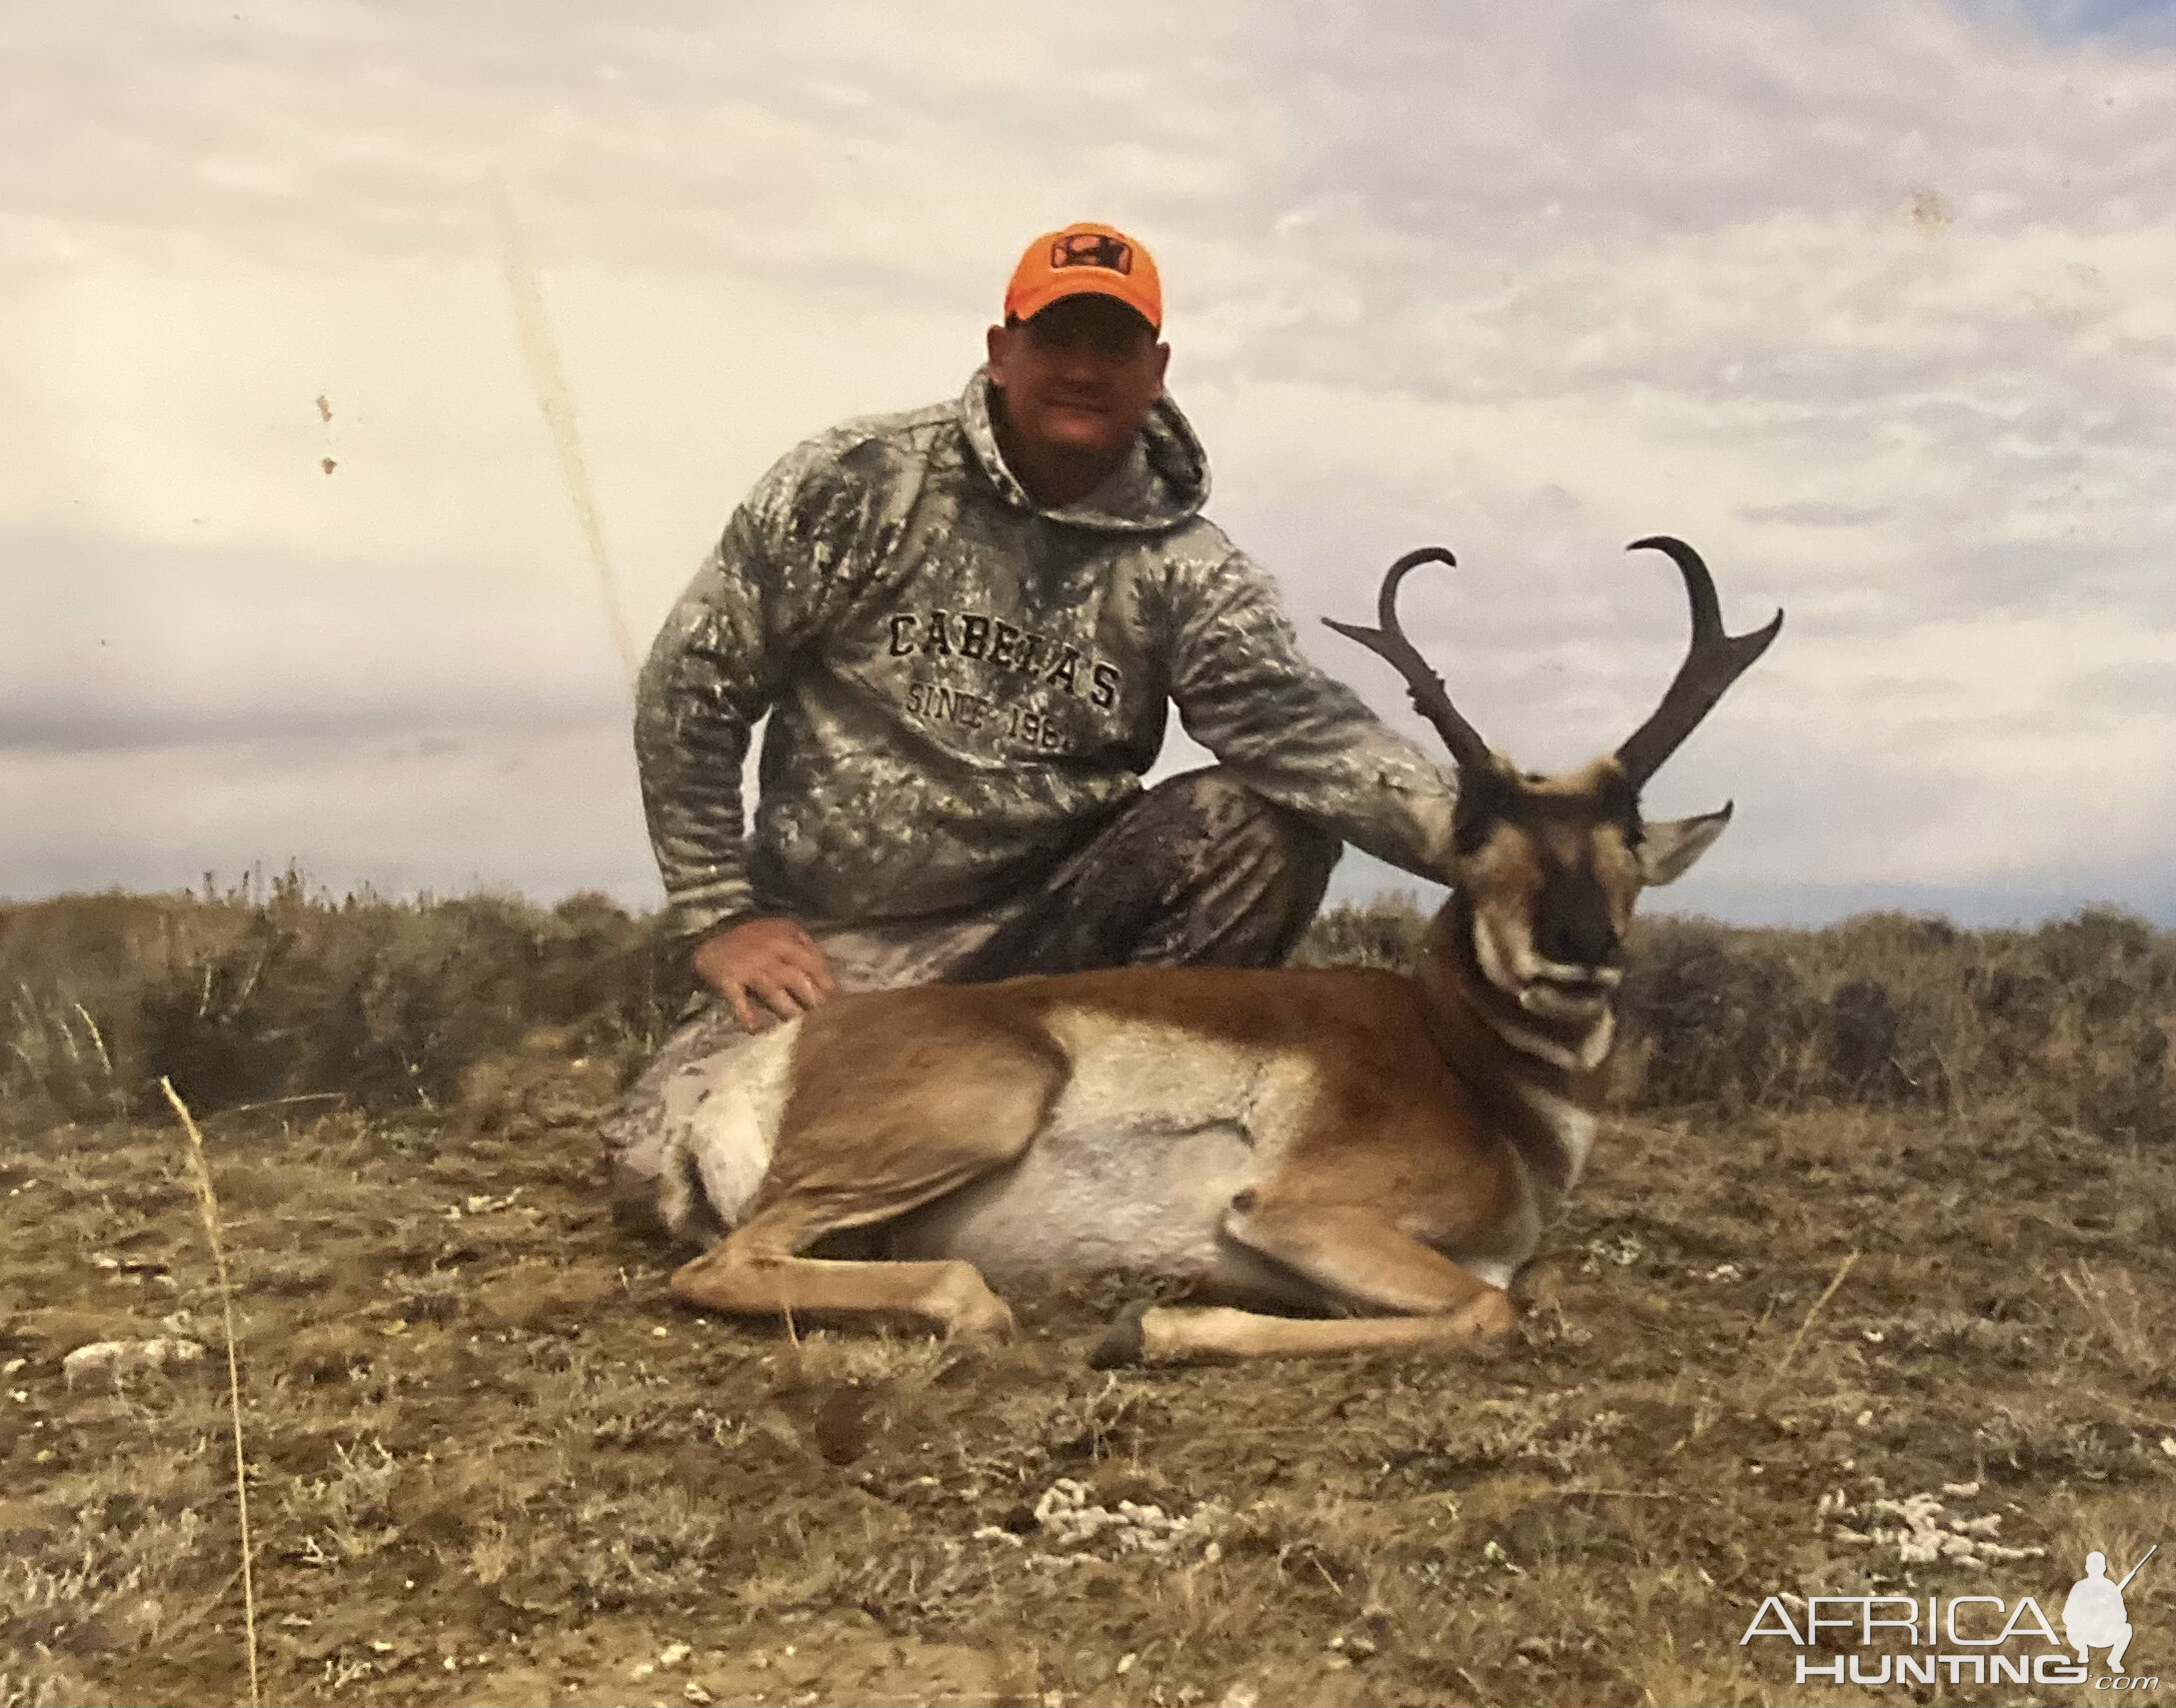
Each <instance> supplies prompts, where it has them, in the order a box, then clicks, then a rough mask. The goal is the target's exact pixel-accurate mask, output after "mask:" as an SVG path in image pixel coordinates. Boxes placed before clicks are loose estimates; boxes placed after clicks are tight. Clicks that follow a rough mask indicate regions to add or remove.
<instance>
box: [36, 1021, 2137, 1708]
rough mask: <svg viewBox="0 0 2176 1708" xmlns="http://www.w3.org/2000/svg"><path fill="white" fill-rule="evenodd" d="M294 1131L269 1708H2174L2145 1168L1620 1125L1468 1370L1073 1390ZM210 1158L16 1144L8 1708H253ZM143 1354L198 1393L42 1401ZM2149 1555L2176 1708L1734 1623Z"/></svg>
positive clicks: (1012, 1362)
mask: <svg viewBox="0 0 2176 1708" xmlns="http://www.w3.org/2000/svg"><path fill="white" fill-rule="evenodd" d="M574 1070H575V1065H574V1064H570V1071H571V1072H572V1071H574ZM577 1101H579V1099H577ZM323 1106H324V1105H322V1104H320V1105H310V1104H301V1105H289V1106H283V1107H280V1108H277V1109H270V1110H260V1111H256V1112H246V1111H245V1112H239V1113H233V1114H228V1115H224V1116H220V1117H218V1118H216V1119H213V1120H211V1121H209V1122H208V1123H207V1138H208V1144H209V1148H210V1152H211V1154H212V1157H213V1170H214V1175H215V1178H216V1182H217V1188H218V1193H219V1198H220V1202H221V1205H222V1207H223V1211H224V1215H225V1221H226V1241H227V1248H228V1253H229V1257H230V1261H231V1263H232V1266H233V1270H234V1274H235V1278H236V1284H237V1288H238V1292H239V1312H240V1324H239V1331H238V1334H237V1349H238V1351H239V1354H240V1357H239V1364H240V1370H241V1380H242V1388H243V1412H244V1425H245V1430H246V1438H247V1443H248V1446H247V1457H248V1467H249V1474H248V1488H249V1507H250V1518H251V1523H252V1526H253V1532H254V1537H253V1539H254V1549H255V1554H254V1592H255V1601H256V1621H257V1635H258V1646H259V1652H260V1655H261V1665H262V1669H263V1676H262V1681H261V1689H262V1693H263V1696H264V1698H265V1699H266V1700H268V1701H285V1702H305V1703H316V1702H353V1703H394V1702H403V1703H516V1702H540V1703H570V1704H572V1703H623V1702H634V1703H649V1702H660V1703H670V1704H676V1705H682V1704H694V1705H697V1708H701V1705H702V1704H706V1703H712V1702H751V1703H763V1704H810V1703H879V1702H912V1703H1027V1704H1054V1705H1056V1704H1083V1703H1154V1704H1165V1705H1171V1704H1183V1705H1193V1704H1233V1705H1245V1704H1254V1703H1261V1704H1270V1703H1297V1702H1311V1703H1406V1702H1410V1703H1481V1702H1490V1703H1501V1702H1519V1703H1588V1702H1591V1703H1657V1704H1669V1703H1723V1702H1797V1701H1868V1702H1884V1701H1887V1702H1897V1701H1903V1700H1915V1701H1919V1702H1935V1701H1940V1702H1960V1703H1962V1702H1996V1701H2027V1700H2037V1701H2050V1702H2086V1701H2141V1700H2151V1701H2159V1702H2167V1701H2169V1700H2171V1692H2170V1688H2169V1685H2170V1681H2171V1679H2172V1676H2176V1655H2172V1653H2171V1621H2170V1616H2169V1609H2170V1594H2169V1584H2170V1575H2169V1565H2170V1560H2169V1556H2170V1554H2171V1552H2172V1551H2176V1550H2172V1549H2171V1548H2170V1547H2169V1545H2168V1544H2169V1541H2170V1518H2171V1490H2172V1473H2176V1416H2172V1410H2171V1383H2170V1377H2171V1340H2172V1333H2176V1328H2172V1321H2171V1298H2172V1292H2176V1283H2172V1275H2171V1264H2172V1253H2176V1218H2172V1210H2171V1189H2172V1188H2171V1172H2170V1156H2169V1153H2168V1151H2167V1149H2166V1148H2165V1147H2162V1148H2152V1149H2148V1148H2144V1147H2137V1146H2131V1147H2124V1146H2117V1145H2111V1144H2108V1143H2106V1142H2104V1141H2101V1140H2099V1139H2096V1138H2093V1137H2091V1136H2089V1135H2087V1134H2085V1133H2082V1132H2078V1131H2074V1130H2066V1129H2060V1128H2053V1129H2051V1128H2050V1127H2048V1126H2047V1125H2046V1124H2044V1123H2043V1122H2040V1121H2038V1120H2035V1119H2032V1118H2030V1117H2028V1116H2026V1115H2024V1114H2022V1113H2018V1114H2014V1115H2005V1114H2001V1113H1999V1112H1998V1113H1994V1114H1983V1115H1978V1116H1974V1117H1971V1118H1969V1119H1964V1118H1960V1117H1957V1116H1948V1117H1944V1116H1940V1115H1936V1114H1932V1113H1927V1112H1920V1113H1913V1114H1903V1113H1893V1114H1892V1113H1886V1112H1881V1111H1878V1110H1868V1109H1865V1108H1850V1109H1838V1110H1834V1111H1819V1110H1816V1111H1812V1112H1806V1113H1795V1114H1789V1115H1763V1114H1759V1113H1753V1114H1747V1115H1740V1116H1736V1117H1732V1118H1731V1119H1729V1120H1723V1119H1721V1118H1720V1117H1716V1118H1713V1119H1702V1120H1681V1121H1672V1122H1652V1121H1631V1120H1619V1121H1616V1122H1613V1123H1611V1124H1610V1125H1609V1126H1608V1127H1607V1128H1605V1131H1604V1133H1603V1136H1602V1140H1601V1142H1600V1143H1599V1145H1598V1146H1597V1149H1596V1154H1595V1161H1594V1164H1593V1166H1592V1170H1591V1172H1590V1174H1589V1176H1588V1178H1587V1180H1586V1181H1585V1182H1584V1183H1583V1184H1582V1186H1581V1188H1580V1190H1579V1192H1578V1193H1577V1194H1576V1196H1575V1197H1574V1199H1573V1201H1572V1203H1571V1205H1570V1207H1569V1212H1568V1214H1567V1215H1566V1216H1565V1217H1564V1218H1563V1219H1562V1220H1561V1221H1560V1222H1559V1224H1558V1225H1557V1226H1556V1227H1554V1228H1553V1229H1552V1230H1551V1231H1550V1233H1549V1235H1548V1237H1547V1239H1546V1242H1545V1246H1544V1249H1545V1252H1546V1253H1547V1255H1548V1257H1549V1258H1550V1260H1551V1262H1552V1263H1553V1267H1554V1277H1553V1282H1550V1283H1545V1284H1544V1285H1543V1286H1542V1287H1541V1288H1540V1289H1539V1291H1540V1295H1541V1296H1540V1298H1539V1299H1538V1301H1537V1302H1536V1304H1535V1306H1534V1308H1533V1309H1532V1310H1531V1312H1530V1314H1529V1316H1528V1318H1527V1321H1526V1323H1525V1325H1524V1327H1523V1328H1522V1331H1521V1334H1520V1336H1519V1338H1518V1339H1517V1340H1516V1341H1515V1342H1514V1343H1512V1344H1511V1345H1509V1346H1507V1347H1505V1348H1503V1349H1502V1350H1501V1351H1499V1352H1497V1353H1494V1354H1492V1355H1487V1356H1467V1357H1445V1356H1442V1355H1440V1354H1431V1355H1425V1356H1420V1355H1411V1356H1408V1355H1384V1354H1369V1355H1358V1356H1348V1357H1344V1358H1335V1359H1327V1360H1320V1361H1315V1362H1307V1363H1289V1364H1281V1365H1261V1366H1252V1367H1215V1368H1200V1369H1189V1370H1182V1371H1146V1372H1118V1373H1101V1372H1095V1371H1091V1370H1089V1369H1088V1367H1087V1365H1086V1353H1087V1350H1088V1347H1089V1346H1090V1345H1091V1344H1092V1342H1093V1341H1094V1339H1095V1338H1096V1336H1097V1335H1098V1333H1099V1331H1100V1328H1101V1325H1102V1323H1103V1322H1104V1321H1105V1320H1106V1319H1107V1317H1108V1315H1109V1314H1110V1312H1111V1311H1112V1309H1113V1308H1114V1307H1115V1304H1116V1303H1117V1299H1116V1297H1115V1295H1109V1294H1106V1295H1105V1296H1099V1297H1098V1296H1088V1295H1086V1294H1082V1295H1075V1296H1053V1297H1046V1298H1039V1299H1028V1300H1024V1301H1019V1302H1020V1303H1021V1304H1022V1305H1023V1310H1022V1315H1023V1320H1024V1322H1025V1323H1026V1325H1027V1328H1028V1332H1027V1334H1026V1336H1025V1337H1024V1338H1023V1339H1022V1340H1021V1341H1020V1342H1018V1343H1017V1344H1015V1345H1013V1346H1011V1347H1010V1348H1007V1349H1005V1350H1002V1351H999V1352H996V1353H990V1354H973V1353H967V1352H961V1351H955V1350H949V1349H947V1348H945V1347H943V1346H939V1345H935V1344H932V1343H930V1342H929V1341H927V1340H924V1339H920V1338H915V1337H912V1336H903V1337H899V1338H894V1339H885V1338H862V1339H855V1338H849V1337H844V1336H839V1335H834V1334H829V1333H814V1334H809V1335H806V1336H804V1337H802V1338H800V1339H798V1340H795V1339H790V1338H788V1337H785V1336H783V1335H778V1334H769V1333H758V1332H751V1331H750V1330H748V1329H746V1328H742V1327H738V1326H733V1325H730V1324H725V1323H720V1322H714V1321H710V1320H705V1319H702V1318H699V1317H696V1316H694V1315H691V1314H689V1313H687V1312H685V1311H683V1310H681V1309H680V1308H678V1307H676V1306H675V1305H674V1304H673V1303H672V1301H671V1300H670V1299H669V1298H668V1297H667V1295H666V1292H665V1287H664V1277H665V1275H666V1273H667V1271H668V1269H669V1267H670V1263H671V1260H672V1258H671V1254H670V1253H667V1252H662V1251H660V1250H658V1249H656V1248H655V1247H652V1246H649V1245H646V1244H643V1243H640V1242H639V1241H637V1240H635V1239H634V1238H633V1237H632V1236H630V1235H628V1234H626V1233H623V1232H622V1231H621V1230H619V1229H617V1228H616V1227H615V1226H614V1225H613V1223H612V1221H611V1219H610V1217H609V1215H608V1214H607V1213H606V1210H605V1207H604V1204H603V1200H602V1195H601V1193H600V1190H599V1187H598V1182H597V1176H596V1172H595V1166H594V1164H595V1158H594V1146H593V1140H592V1138H591V1136H590V1131H589V1128H588V1126H587V1124H586V1122H585V1121H584V1120H583V1119H581V1118H575V1117H570V1118H563V1119H561V1120H559V1121H557V1122H556V1123H550V1124H533V1125H530V1126H526V1127H522V1126H519V1125H518V1126H517V1128H516V1129H515V1130H511V1131H502V1132H498V1133H491V1134H477V1133H463V1132H461V1131H459V1130H454V1129H451V1128H450V1127H448V1126H447V1125H444V1124H442V1123H435V1122H428V1121H422V1122H416V1123H407V1124H404V1123H398V1122H395V1123H388V1122H384V1121H379V1120H373V1119H365V1118H362V1117H359V1116H355V1115H350V1114H345V1113H340V1112H337V1111H336V1112H333V1113H331V1114H327V1115H324V1116H323V1117H322V1118H316V1119H312V1118H310V1116H311V1115H312V1112H313V1109H315V1108H322V1107H323ZM184 1155H185V1148H184V1145H183V1143H182V1140H181V1136H180V1133H179V1130H178V1129H177V1128H174V1127H170V1126H164V1125H121V1124H115V1125H110V1126H105V1127H86V1126H76V1127H72V1128H67V1129H64V1130H61V1131H59V1132H51V1133H45V1134H42V1135H40V1136H39V1137H37V1138H36V1139H35V1140H32V1139H30V1138H27V1137H23V1136H19V1135H17V1136H5V1135H0V1238H4V1240H5V1250H4V1258H0V1263H4V1269H0V1275H4V1282H5V1291H4V1293H0V1368H4V1371H5V1375H4V1377H0V1472H4V1474H0V1708H4V1705H13V1704H18V1703H21V1704H40V1703H49V1702H50V1703H67V1702H109V1701H125V1702H146V1703H150V1702H175V1703H181V1702H231V1701H236V1700H244V1701H246V1700H248V1688H249V1686H248V1677H247V1673H246V1670H245V1666H246V1653H247V1649H246V1642H245V1631H244V1600H243V1594H242V1586H241V1581H240V1573H239V1551H238V1539H237V1523H236V1516H237V1515H236V1500H235V1490H234V1460H233V1447H232V1439H231V1435H230V1433H229V1417H228V1398H227V1387H226V1359H225V1336H224V1332H223V1330H222V1328H221V1325H220V1306H219V1299H218V1293H217V1289H216V1286H215V1285H214V1282H213V1270H212V1265H211V1259H210V1255H209V1249H208V1246H207V1242H206V1238H205V1233H204V1229H203V1226H202V1225H201V1223H200V1221H199V1219H198V1215H197V1210H196V1204H195V1201H194V1200H193V1198H192V1196H191V1192H190V1189H189V1184H188V1178H187V1175H186V1172H185V1169H184V1166H183V1158H184ZM1839 1277H1840V1279H1839ZM154 1340H166V1341H169V1342H181V1341H187V1342H190V1343H193V1344H201V1345H203V1346H205V1347H207V1348H208V1349H209V1350H208V1352H207V1353H206V1355H204V1356H203V1357H201V1358H199V1359H197V1360H195V1361H194V1362H188V1363H175V1364H170V1365H169V1366H168V1367H166V1368H163V1369H149V1368H137V1369H133V1370H124V1369H114V1368H91V1367H87V1363H89V1362H95V1357H94V1358H91V1359H86V1358H79V1359H78V1360H77V1366H76V1369H75V1372H74V1373H73V1374H71V1372H70V1369H69V1368H68V1367H67V1366H65V1365H64V1363H63V1360H64V1358H65V1357H66V1356H67V1355H68V1354H69V1353H71V1352H75V1351H77V1350H78V1349H79V1348H82V1347H84V1346H86V1345H89V1344H93V1343H97V1342H105V1341H122V1342H127V1343H130V1344H132V1345H135V1346H137V1347H138V1348H139V1350H138V1351H137V1352H136V1353H135V1354H134V1355H135V1356H136V1358H137V1359H138V1361H139V1363H141V1362H143V1361H144V1360H147V1359H149V1358H151V1357H154V1356H156V1355H157V1354H154V1353H145V1352H142V1351H141V1350H140V1347H141V1344H142V1343H143V1342H146V1341H154ZM1915 1497H1923V1498H1917V1499H1915ZM1883 1501H1888V1502H1891V1503H1895V1504H1892V1505H1891V1506H1889V1507H1886V1508H1884V1507H1881V1506H1879V1505H1877V1503H1879V1502H1883ZM1913 1514H1916V1516H1912V1515H1913ZM1868 1538H1872V1539H1868ZM1915 1538H1916V1544H1917V1545H1916V1546H1915V1545H1914V1541H1915ZM1930 1538H1931V1540H1930ZM2155 1542H2158V1543H2160V1544H2161V1545H2162V1547H2161V1553H2160V1554H2159V1555H2158V1556H2156V1559H2155V1560H2154V1561H2153V1562H2152V1563H2150V1564H2149V1565H2148V1567H2147V1568H2146V1571H2145V1573H2144V1574H2143V1575H2142V1576H2141V1577H2140V1579H2139V1580H2138V1581H2137V1582H2136V1583H2135V1584H2134V1586H2133V1588H2132V1590H2131V1592H2130V1604H2131V1607H2132V1614H2131V1617H2132V1619H2133V1621H2134V1623H2135V1624H2136V1626H2137V1631H2138V1634H2137V1637H2136V1638H2135V1640H2134V1643H2133V1647H2132V1652H2131V1655H2130V1665H2131V1667H2132V1670H2133V1672H2134V1674H2137V1675H2140V1676H2149V1675H2157V1676H2158V1679H2159V1681H2160V1682H2159V1683H2158V1685H2157V1686H2155V1687H2154V1688H2152V1689H2151V1690H2138V1689H2134V1690H2128V1691H2124V1692H2121V1693H2117V1692H2104V1691H2096V1690H2093V1689H2091V1688H2089V1687H2083V1686H2046V1687H2030V1688H2028V1689H2026V1690H2024V1691H2020V1690H2019V1689H2018V1688H2017V1687H2016V1686H1994V1685H1989V1686H1975V1685H1973V1684H1971V1683H1969V1682H1965V1683H1961V1684H1952V1683H1950V1682H1948V1681H1946V1680H1945V1681H1943V1682H1941V1683H1939V1684H1937V1685H1936V1686H1935V1687H1933V1688H1932V1689H1931V1690H1929V1689H1928V1688H1926V1687H1924V1686H1913V1687H1910V1688H1907V1689H1898V1688H1895V1687H1885V1688H1881V1689H1859V1688H1856V1687H1852V1686H1845V1687H1843V1688H1841V1689H1839V1688H1837V1687H1835V1686H1831V1685H1824V1684H1804V1685H1801V1684H1798V1683H1796V1682H1794V1678H1793V1662H1792V1656H1793V1653H1794V1652H1795V1651H1794V1650H1793V1649H1792V1647H1791V1646H1790V1644H1789V1643H1788V1642H1787V1641H1778V1640H1772V1639H1771V1640H1758V1641H1755V1642H1753V1643H1750V1644H1741V1643H1740V1640H1739V1639H1740V1636H1741V1634H1742V1633H1743V1632H1744V1631H1745V1629H1746V1627H1747V1625H1748V1624H1749V1622H1751V1621H1752V1620H1753V1618H1754V1615H1755V1612H1756V1610H1757V1609H1758V1608H1759V1606H1760V1604H1761V1603H1762V1600H1763V1598H1764V1597H1767V1596H1769V1595H1771V1594H1778V1593H1783V1594H1796V1595H1818V1594H1830V1595H1852V1594H1860V1593H1868V1592H1879V1591H1890V1590H1893V1591H1895V1592H1898V1593H1901V1594H1907V1595H1915V1596H1917V1597H1919V1598H1921V1600H1922V1601H1923V1600H1924V1598H1925V1597H1926V1596H1929V1595H1941V1596H1944V1597H1946V1596H1950V1595H1955V1594H1968V1593H1979V1594H1988V1593H1992V1594H1995V1595H2000V1596H2004V1597H2007V1598H2009V1599H2010V1600H2012V1601H2014V1600H2015V1599H2016V1598H2018V1597H2021V1596H2023V1595H2026V1594H2031V1595H2033V1596H2035V1597H2036V1598H2037V1599H2038V1601H2039V1603H2040V1604H2041V1605H2042V1606H2043V1607H2046V1608H2047V1609H2048V1610H2049V1612H2050V1616H2051V1617H2054V1616H2058V1614H2057V1609H2058V1608H2059V1604H2060V1601H2061V1598H2062V1595H2063V1593H2064V1592H2065V1590H2066V1589H2067V1588H2068V1586H2069V1584H2070V1582H2071V1580H2072V1579H2073V1578H2074V1577H2076V1576H2078V1575H2079V1574H2080V1572H2081V1571H2082V1570H2083V1565H2082V1562H2083V1559H2084V1555H2085V1554H2086V1552H2087V1550H2088V1549H2091V1548H2098V1549H2101V1550H2103V1551H2104V1552H2105V1553H2106V1554H2107V1555H2108V1556H2109V1558H2110V1559H2111V1560H2112V1561H2117V1562H2122V1563H2127V1562H2128V1561H2130V1560H2133V1559H2135V1558H2136V1557H2137V1556H2138V1555H2140V1554H2142V1553H2144V1552H2145V1551H2146V1549H2147V1547H2148V1546H2149V1545H2151V1544H2153V1543H2155ZM2007 1550H2023V1551H2024V1552H2022V1553H2019V1554H2015V1555H2012V1554H2010V1553H2008V1552H2007ZM1929 1552H1931V1553H1932V1554H1933V1556H1934V1557H1932V1558H1928V1559H1914V1558H1912V1557H1910V1556H1912V1555H1914V1554H1915V1553H1917V1554H1926V1553H1929Z"/></svg>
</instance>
